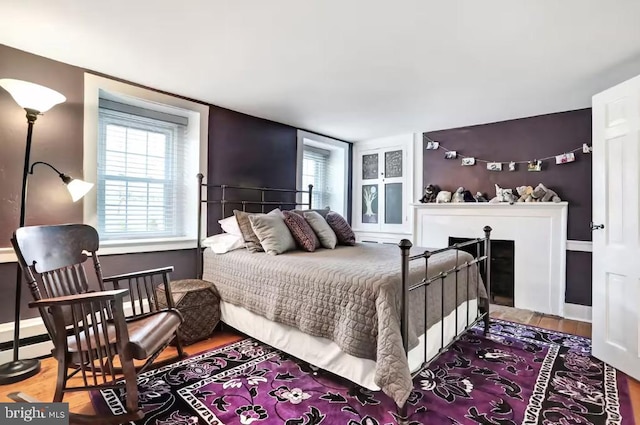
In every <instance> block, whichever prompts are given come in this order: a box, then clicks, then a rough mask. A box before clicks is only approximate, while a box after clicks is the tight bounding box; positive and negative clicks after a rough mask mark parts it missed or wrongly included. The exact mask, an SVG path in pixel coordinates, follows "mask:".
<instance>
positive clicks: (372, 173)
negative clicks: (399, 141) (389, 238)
mask: <svg viewBox="0 0 640 425" xmlns="http://www.w3.org/2000/svg"><path fill="white" fill-rule="evenodd" d="M405 161H406V159H405V150H404V149H399V148H395V149H394V148H387V149H372V150H368V151H363V152H362V153H361V154H360V159H359V162H360V164H359V165H360V167H361V175H360V176H359V177H360V179H361V180H360V194H359V195H360V196H361V205H360V216H359V217H358V219H359V220H360V223H361V224H362V225H363V227H364V228H365V229H370V230H376V231H397V230H398V227H400V226H402V225H403V224H404V222H405V220H404V218H405V215H406V214H405V212H406V208H405V205H404V201H405V193H404V192H405V183H406V182H405V180H406V177H407V176H406V170H405Z"/></svg>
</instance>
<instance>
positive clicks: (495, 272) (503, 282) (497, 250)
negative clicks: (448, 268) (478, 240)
mask: <svg viewBox="0 0 640 425" xmlns="http://www.w3.org/2000/svg"><path fill="white" fill-rule="evenodd" d="M468 240H471V238H456V237H451V236H450V237H449V246H451V245H453V244H456V243H462V242H467V241H468ZM477 248H478V244H472V245H468V246H465V247H462V248H460V250H461V251H466V252H468V253H469V254H471V255H473V256H474V257H477V256H478V252H477ZM514 252H515V243H514V241H508V240H499V239H492V240H491V258H490V259H489V260H490V261H491V303H492V304H500V305H506V306H509V307H513V306H514V302H513V301H514V297H513V288H514V286H515V270H514ZM479 255H484V243H482V244H480V253H479ZM480 276H482V280H483V281H484V282H486V275H485V262H484V261H483V262H482V263H481V264H480Z"/></svg>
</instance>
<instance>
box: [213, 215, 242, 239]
mask: <svg viewBox="0 0 640 425" xmlns="http://www.w3.org/2000/svg"><path fill="white" fill-rule="evenodd" d="M218 223H220V227H222V230H223V231H225V232H227V233H229V234H231V235H236V236H242V232H241V231H240V226H238V220H237V219H236V216H235V215H232V216H231V217H227V218H223V219H222V220H218Z"/></svg>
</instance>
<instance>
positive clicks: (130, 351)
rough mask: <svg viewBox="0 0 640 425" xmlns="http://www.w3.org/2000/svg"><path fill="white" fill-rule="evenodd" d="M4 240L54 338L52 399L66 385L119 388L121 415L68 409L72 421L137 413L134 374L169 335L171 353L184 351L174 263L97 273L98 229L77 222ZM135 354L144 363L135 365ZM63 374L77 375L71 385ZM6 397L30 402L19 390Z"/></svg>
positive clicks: (26, 230)
mask: <svg viewBox="0 0 640 425" xmlns="http://www.w3.org/2000/svg"><path fill="white" fill-rule="evenodd" d="M11 242H12V244H13V247H14V249H15V251H16V254H17V256H18V261H19V263H20V267H22V269H23V271H24V273H25V277H26V280H27V283H28V285H29V289H30V290H31V294H32V296H33V300H34V301H33V302H31V303H30V304H29V306H30V307H35V308H38V309H39V310H40V315H41V316H42V319H43V321H44V323H45V325H46V328H47V331H48V332H49V336H50V337H51V340H52V341H53V345H54V348H53V352H52V354H53V356H54V357H55V359H56V360H57V362H58V378H57V382H56V390H55V395H54V398H53V401H54V402H61V401H62V399H63V396H64V393H66V392H69V391H78V390H85V391H90V390H100V389H106V388H122V387H124V388H125V391H126V406H124V407H125V409H123V413H122V414H119V415H108V416H100V415H81V414H72V415H71V417H70V419H71V421H72V422H74V423H91V424H99V423H104V424H116V423H123V422H128V421H134V420H138V419H141V418H142V417H143V416H144V414H143V412H142V411H141V409H140V408H139V406H138V387H137V384H136V376H137V373H139V372H141V371H143V370H144V369H146V368H147V367H149V365H151V364H152V362H153V361H154V360H155V359H156V358H157V356H158V355H159V354H160V352H161V351H162V350H164V349H165V348H166V347H167V346H168V345H169V343H171V342H172V341H173V340H174V339H176V348H177V351H178V356H179V357H183V356H184V353H183V351H182V346H181V344H180V341H179V340H178V339H177V338H178V337H177V332H176V331H177V329H178V327H179V326H180V324H181V323H182V316H181V315H180V313H179V312H178V311H177V310H175V309H174V308H173V307H174V305H173V298H172V296H171V287H170V285H169V273H170V272H171V271H173V267H166V268H162V269H156V270H148V271H144V272H139V273H131V274H126V275H119V276H112V277H108V278H103V276H102V270H101V267H100V262H99V261H98V255H97V253H96V251H97V250H98V245H99V239H98V233H97V232H96V230H95V229H94V228H93V227H91V226H87V225H84V224H66V225H57V226H33V227H23V228H20V229H18V230H16V231H15V232H14V234H13V238H12V240H11ZM88 257H91V259H92V260H93V268H94V270H95V277H96V283H97V287H98V288H99V290H98V291H94V290H92V289H91V287H90V284H89V279H88V278H87V274H86V273H85V269H84V262H85V261H86V260H87V258H88ZM159 284H164V287H165V291H164V293H165V294H166V298H167V300H166V304H165V305H167V306H168V308H166V309H161V308H160V307H159V304H158V298H157V295H156V287H157V285H159ZM107 285H109V286H110V287H109V288H107ZM125 301H128V302H129V303H130V305H131V313H132V314H130V315H126V314H125ZM134 360H142V361H144V364H143V365H142V366H141V367H136V366H135V364H134ZM80 377H81V379H79V378H80ZM72 378H73V379H72ZM70 381H72V383H73V382H75V381H80V382H78V385H72V386H70V385H69V384H70ZM11 396H12V398H13V399H17V400H19V401H26V402H31V401H33V400H32V399H31V398H29V397H28V396H25V395H21V394H19V393H18V394H15V393H14V394H12V395H11Z"/></svg>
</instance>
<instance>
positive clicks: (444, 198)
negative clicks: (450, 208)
mask: <svg viewBox="0 0 640 425" xmlns="http://www.w3.org/2000/svg"><path fill="white" fill-rule="evenodd" d="M449 202H451V192H449V191H448V190H441V191H440V192H438V196H436V204H446V203H449Z"/></svg>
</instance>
